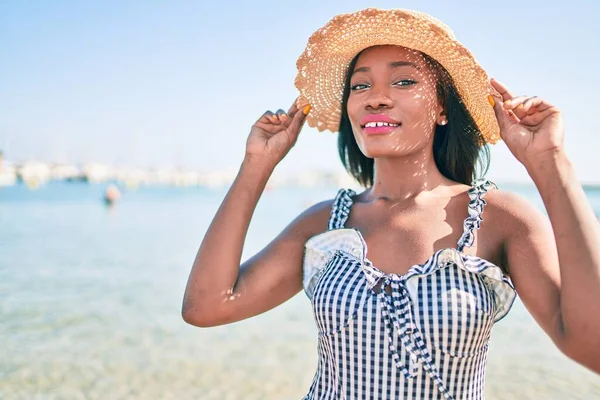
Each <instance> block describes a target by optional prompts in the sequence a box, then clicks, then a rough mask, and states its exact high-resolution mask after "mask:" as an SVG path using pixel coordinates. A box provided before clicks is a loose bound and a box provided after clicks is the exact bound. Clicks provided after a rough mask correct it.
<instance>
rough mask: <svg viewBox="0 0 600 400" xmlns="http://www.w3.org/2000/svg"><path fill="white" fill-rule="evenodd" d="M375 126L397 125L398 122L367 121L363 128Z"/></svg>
mask: <svg viewBox="0 0 600 400" xmlns="http://www.w3.org/2000/svg"><path fill="white" fill-rule="evenodd" d="M377 126H398V124H389V123H387V122H367V123H366V124H365V128H375V127H377Z"/></svg>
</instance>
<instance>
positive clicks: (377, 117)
mask: <svg viewBox="0 0 600 400" xmlns="http://www.w3.org/2000/svg"><path fill="white" fill-rule="evenodd" d="M401 125H402V124H401V123H400V122H398V121H396V120H394V119H392V118H390V117H388V116H387V115H384V114H369V115H365V116H364V117H363V118H362V119H361V120H360V126H361V127H362V128H363V132H364V133H365V134H368V135H372V134H385V133H390V132H393V131H394V130H395V129H397V128H398V127H400V126H401Z"/></svg>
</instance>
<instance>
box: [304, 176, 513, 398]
mask: <svg viewBox="0 0 600 400" xmlns="http://www.w3.org/2000/svg"><path fill="white" fill-rule="evenodd" d="M490 187H495V185H494V184H493V183H491V182H489V181H479V182H476V183H475V184H474V185H473V186H472V187H471V188H470V189H469V191H468V194H469V197H470V202H469V207H468V211H469V216H468V217H467V219H466V220H465V221H464V233H463V235H462V236H461V238H460V240H459V241H458V244H457V248H456V249H454V248H448V249H441V250H439V251H437V252H435V254H433V255H432V256H431V257H430V258H429V259H428V260H427V261H425V263H423V264H419V265H415V266H413V267H411V268H410V269H409V271H408V272H407V273H406V274H403V275H398V274H387V273H384V272H383V271H380V270H379V269H377V267H376V266H375V265H373V263H372V262H371V261H369V259H368V257H367V247H366V243H365V241H364V239H363V237H362V235H361V233H360V231H358V230H357V229H352V228H345V227H344V225H345V223H346V220H347V219H348V216H349V213H350V209H351V206H352V201H353V200H352V198H353V196H354V195H355V194H356V193H355V192H354V191H352V190H349V189H341V190H340V191H339V192H338V194H337V196H336V198H335V200H334V203H333V206H332V210H331V216H330V219H329V229H328V230H327V231H326V232H323V233H321V234H318V235H316V236H313V237H312V238H310V239H309V240H308V241H307V242H306V246H305V254H304V266H303V286H304V290H305V292H306V294H307V295H308V297H309V299H310V300H311V303H312V307H313V312H314V317H315V322H316V325H317V328H318V331H319V333H318V367H317V372H316V374H315V376H314V380H313V382H312V385H311V387H310V390H309V392H308V394H307V395H306V396H305V397H304V400H312V399H319V400H324V399H331V400H333V399H335V400H338V399H347V400H351V399H483V397H484V383H485V376H484V375H485V365H486V360H487V350H488V343H489V339H490V334H491V329H492V325H493V324H494V322H496V321H498V320H500V319H501V318H502V317H504V316H505V315H506V314H507V313H508V311H509V309H510V308H511V306H512V303H513V301H514V299H515V296H516V292H515V290H514V288H513V286H512V285H511V283H510V281H509V280H508V278H507V277H506V276H505V275H504V273H503V272H502V270H501V269H500V267H498V266H496V265H494V264H492V263H490V262H488V261H486V260H483V259H481V258H478V257H475V256H471V255H467V254H464V253H463V252H462V250H463V249H464V248H465V247H470V246H472V245H473V243H474V230H475V229H479V227H480V224H481V221H482V218H481V214H482V212H483V208H484V206H485V200H484V199H483V197H484V196H485V194H486V193H487V191H488V189H489V188H490Z"/></svg>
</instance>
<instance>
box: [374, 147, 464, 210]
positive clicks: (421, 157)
mask: <svg viewBox="0 0 600 400" xmlns="http://www.w3.org/2000/svg"><path fill="white" fill-rule="evenodd" d="M451 183H452V181H451V180H450V179H448V178H446V177H445V176H444V175H442V173H441V172H440V171H439V169H438V168H437V165H436V164H435V160H434V159H433V152H432V151H431V149H429V151H427V150H426V149H423V150H422V151H419V152H415V153H413V154H409V155H406V156H402V157H385V158H376V159H375V163H374V176H373V186H372V187H371V189H370V194H371V196H373V197H374V198H387V199H394V200H405V199H409V198H414V197H416V196H418V195H419V194H420V193H422V192H427V191H431V190H433V189H435V188H436V187H438V186H440V185H449V184H451Z"/></svg>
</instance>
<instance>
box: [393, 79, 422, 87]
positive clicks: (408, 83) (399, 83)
mask: <svg viewBox="0 0 600 400" xmlns="http://www.w3.org/2000/svg"><path fill="white" fill-rule="evenodd" d="M415 83H417V81H414V80H412V79H401V80H399V81H396V82H394V85H395V86H411V85H414V84H415Z"/></svg>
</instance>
